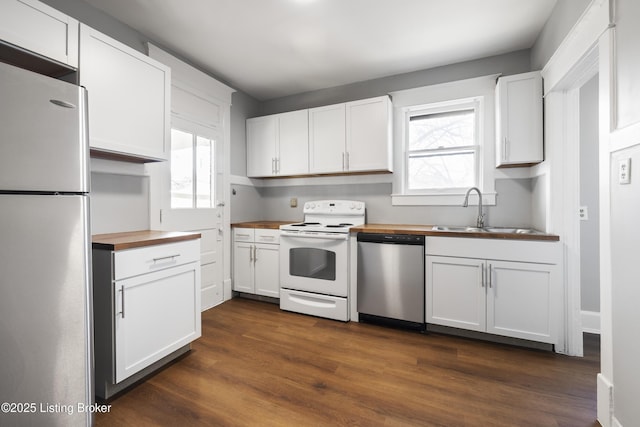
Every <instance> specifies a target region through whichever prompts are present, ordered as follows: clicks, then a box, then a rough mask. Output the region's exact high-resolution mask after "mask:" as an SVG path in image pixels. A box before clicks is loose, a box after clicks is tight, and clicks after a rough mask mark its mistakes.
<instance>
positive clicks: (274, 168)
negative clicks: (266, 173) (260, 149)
mask: <svg viewBox="0 0 640 427" xmlns="http://www.w3.org/2000/svg"><path fill="white" fill-rule="evenodd" d="M275 173H276V158H275V157H272V158H271V174H272V175H275Z"/></svg>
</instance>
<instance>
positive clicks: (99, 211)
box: [91, 172, 149, 234]
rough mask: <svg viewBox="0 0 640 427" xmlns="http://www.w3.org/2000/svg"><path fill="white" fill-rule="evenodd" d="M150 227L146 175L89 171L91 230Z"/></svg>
mask: <svg viewBox="0 0 640 427" xmlns="http://www.w3.org/2000/svg"><path fill="white" fill-rule="evenodd" d="M148 229H149V177H148V176H135V175H119V174H111V173H96V172H93V173H92V174H91V234H102V233H116V232H121V231H135V230H148Z"/></svg>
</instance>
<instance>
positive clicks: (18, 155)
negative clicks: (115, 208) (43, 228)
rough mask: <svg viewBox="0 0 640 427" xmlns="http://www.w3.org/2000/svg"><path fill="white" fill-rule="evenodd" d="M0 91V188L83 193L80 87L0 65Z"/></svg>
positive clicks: (85, 171)
mask: <svg viewBox="0 0 640 427" xmlns="http://www.w3.org/2000/svg"><path fill="white" fill-rule="evenodd" d="M0 94H2V95H0V98H1V99H2V103H1V104H0V190H14V191H65V192H87V191H89V179H88V165H87V156H88V147H87V141H86V123H85V121H84V118H85V91H84V90H82V89H80V88H79V87H78V86H75V85H72V84H69V83H65V82H61V81H59V80H55V79H52V78H50V77H46V76H42V75H40V74H36V73H32V72H30V71H25V70H22V69H20V68H16V67H13V66H11V65H8V64H3V63H0ZM26 112H28V113H26Z"/></svg>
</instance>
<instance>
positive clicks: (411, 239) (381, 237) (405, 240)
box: [358, 232, 424, 246]
mask: <svg viewBox="0 0 640 427" xmlns="http://www.w3.org/2000/svg"><path fill="white" fill-rule="evenodd" d="M358 242H368V243H383V244H391V245H422V246H424V236H419V235H414V234H384V233H362V232H360V233H358Z"/></svg>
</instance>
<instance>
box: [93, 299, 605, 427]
mask: <svg viewBox="0 0 640 427" xmlns="http://www.w3.org/2000/svg"><path fill="white" fill-rule="evenodd" d="M202 324H203V325H202V326H203V328H202V338H200V339H199V340H197V341H196V342H195V343H194V344H193V346H192V348H193V349H192V351H191V352H190V353H189V354H188V355H187V356H185V357H184V358H182V359H180V360H179V361H177V362H176V363H174V364H172V365H171V366H169V367H167V368H166V369H164V370H162V371H161V372H159V373H157V374H156V375H154V376H153V377H151V378H149V379H148V380H147V381H145V382H144V383H141V384H139V385H138V386H136V387H135V388H133V389H131V390H130V391H128V392H127V393H125V394H124V395H122V396H120V397H118V398H117V399H115V400H113V401H112V402H111V405H112V407H111V411H110V412H109V413H107V414H98V415H97V416H96V425H97V426H347V425H348V426H446V427H449V426H473V427H476V426H510V427H511V426H576V427H578V426H597V425H599V424H598V423H597V422H596V421H595V419H596V374H597V373H598V372H599V367H600V361H599V340H598V337H597V336H593V335H587V336H585V357H584V358H575V357H567V356H562V355H558V354H555V353H550V352H544V351H538V350H529V349H522V348H517V347H512V346H506V345H500V344H493V343H486V342H481V341H475V340H470V339H464V338H456V337H451V336H445V335H438V334H419V333H415V332H408V331H401V330H396V329H391V328H384V327H381V326H375V325H367V324H359V323H354V322H350V323H342V322H336V321H331V320H327V319H319V318H315V317H310V316H304V315H300V314H294V313H288V312H284V311H280V310H279V308H278V307H277V306H276V305H273V304H269V303H265V302H259V301H253V300H248V299H241V298H235V299H233V300H231V301H228V302H226V303H224V304H222V305H220V306H218V307H215V308H213V309H211V310H209V311H206V312H204V313H203V317H202Z"/></svg>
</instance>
